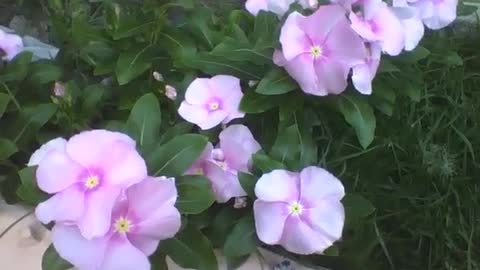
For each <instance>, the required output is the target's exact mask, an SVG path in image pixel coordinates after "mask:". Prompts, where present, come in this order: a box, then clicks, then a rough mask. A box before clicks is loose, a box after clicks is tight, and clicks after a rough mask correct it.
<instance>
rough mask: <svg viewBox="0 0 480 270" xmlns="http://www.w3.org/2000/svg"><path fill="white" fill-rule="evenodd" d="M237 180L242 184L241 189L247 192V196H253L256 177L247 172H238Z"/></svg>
mask: <svg viewBox="0 0 480 270" xmlns="http://www.w3.org/2000/svg"><path fill="white" fill-rule="evenodd" d="M238 180H239V181H240V185H241V186H242V188H243V190H245V192H247V194H248V196H250V198H255V184H256V183H257V181H258V179H257V178H256V177H255V176H253V175H251V174H249V173H244V172H239V173H238Z"/></svg>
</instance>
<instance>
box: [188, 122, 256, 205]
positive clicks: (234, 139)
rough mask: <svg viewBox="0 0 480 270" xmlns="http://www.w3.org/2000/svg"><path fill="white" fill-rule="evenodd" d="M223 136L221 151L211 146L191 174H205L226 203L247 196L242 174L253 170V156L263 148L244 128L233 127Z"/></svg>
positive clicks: (190, 171) (216, 193) (227, 129)
mask: <svg viewBox="0 0 480 270" xmlns="http://www.w3.org/2000/svg"><path fill="white" fill-rule="evenodd" d="M219 137H220V143H219V145H217V148H215V149H213V147H212V145H211V144H208V145H207V146H206V148H205V150H204V152H203V154H202V155H201V157H200V158H199V159H198V160H197V161H196V162H195V163H194V165H193V166H192V167H191V168H190V169H189V171H188V172H187V174H203V175H205V176H206V177H207V178H208V179H209V180H210V182H211V183H212V188H213V191H214V193H215V195H216V199H217V201H218V202H221V203H223V202H226V201H228V200H230V199H231V198H235V197H241V196H246V195H247V193H246V192H245V191H244V190H243V188H242V186H241V185H240V182H239V180H238V172H245V173H248V172H249V171H250V169H251V166H252V162H251V158H252V155H253V154H255V153H256V152H257V151H258V150H260V149H261V147H260V144H258V142H257V141H256V140H255V138H254V137H253V135H252V133H251V132H250V130H249V129H248V128H247V127H246V126H244V125H232V126H229V127H227V128H226V129H224V130H223V131H222V132H221V133H220V135H219Z"/></svg>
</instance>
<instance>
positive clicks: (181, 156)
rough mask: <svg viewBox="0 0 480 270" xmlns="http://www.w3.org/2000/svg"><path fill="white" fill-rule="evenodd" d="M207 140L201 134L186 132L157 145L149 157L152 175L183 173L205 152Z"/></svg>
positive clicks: (177, 174)
mask: <svg viewBox="0 0 480 270" xmlns="http://www.w3.org/2000/svg"><path fill="white" fill-rule="evenodd" d="M207 141H208V140H207V138H206V137H204V136H201V135H197V134H184V135H181V136H178V137H175V138H173V139H172V140H170V141H169V142H167V143H166V144H164V145H160V146H158V147H156V148H155V149H154V150H153V151H152V153H151V154H150V155H149V156H148V157H147V165H148V168H149V170H150V172H151V175H154V176H173V177H175V176H180V175H183V174H184V173H185V171H186V170H187V169H188V168H190V166H191V165H192V164H193V163H194V162H195V160H196V159H197V158H198V157H199V156H200V154H201V153H202V152H203V149H204V148H205V146H206V145H207Z"/></svg>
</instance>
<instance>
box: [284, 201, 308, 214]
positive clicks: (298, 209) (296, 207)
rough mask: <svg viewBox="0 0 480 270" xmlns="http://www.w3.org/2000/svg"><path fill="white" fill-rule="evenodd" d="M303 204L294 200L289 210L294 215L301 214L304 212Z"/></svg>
mask: <svg viewBox="0 0 480 270" xmlns="http://www.w3.org/2000/svg"><path fill="white" fill-rule="evenodd" d="M303 209H304V208H303V205H302V204H300V203H299V202H293V203H291V204H290V205H289V206H288V212H289V214H290V215H292V216H300V215H301V214H302V213H303Z"/></svg>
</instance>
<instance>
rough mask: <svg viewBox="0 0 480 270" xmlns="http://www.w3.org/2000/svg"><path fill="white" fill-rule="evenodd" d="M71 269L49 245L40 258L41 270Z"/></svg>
mask: <svg viewBox="0 0 480 270" xmlns="http://www.w3.org/2000/svg"><path fill="white" fill-rule="evenodd" d="M70 268H72V265H71V264H69V263H68V262H67V261H65V260H64V259H62V258H61V257H60V255H58V253H57V251H56V250H55V248H54V247H53V245H50V246H49V247H48V248H47V250H46V251H45V253H43V258H42V270H67V269H70Z"/></svg>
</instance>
